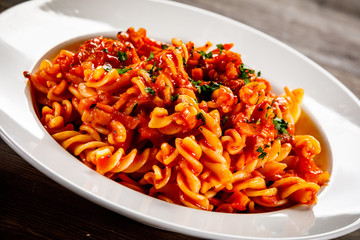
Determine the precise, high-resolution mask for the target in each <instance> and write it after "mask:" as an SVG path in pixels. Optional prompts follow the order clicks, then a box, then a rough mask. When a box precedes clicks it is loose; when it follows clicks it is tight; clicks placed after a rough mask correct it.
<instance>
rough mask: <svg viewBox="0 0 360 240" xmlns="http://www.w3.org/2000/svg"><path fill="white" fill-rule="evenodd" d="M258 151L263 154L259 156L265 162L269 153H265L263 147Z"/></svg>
mask: <svg viewBox="0 0 360 240" xmlns="http://www.w3.org/2000/svg"><path fill="white" fill-rule="evenodd" d="M256 151H257V152H259V153H261V154H260V155H259V156H258V158H259V159H262V160H263V159H264V158H265V157H266V155H267V152H265V151H264V149H263V148H262V147H259V148H258V149H257V150H256Z"/></svg>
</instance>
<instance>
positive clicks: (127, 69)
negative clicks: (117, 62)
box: [116, 68, 132, 74]
mask: <svg viewBox="0 0 360 240" xmlns="http://www.w3.org/2000/svg"><path fill="white" fill-rule="evenodd" d="M131 69H132V68H121V69H120V68H117V69H116V71H117V72H118V74H124V73H126V72H128V71H130V70H131Z"/></svg>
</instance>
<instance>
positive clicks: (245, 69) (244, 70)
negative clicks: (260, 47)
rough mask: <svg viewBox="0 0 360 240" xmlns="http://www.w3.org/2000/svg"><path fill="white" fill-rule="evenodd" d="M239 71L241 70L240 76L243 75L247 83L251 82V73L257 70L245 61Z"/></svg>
mask: <svg viewBox="0 0 360 240" xmlns="http://www.w3.org/2000/svg"><path fill="white" fill-rule="evenodd" d="M239 71H240V77H241V79H242V80H244V83H245V84H248V83H250V82H251V81H250V76H249V73H250V74H254V73H255V71H254V70H252V69H250V68H248V67H247V66H245V65H244V63H241V64H240V66H239Z"/></svg>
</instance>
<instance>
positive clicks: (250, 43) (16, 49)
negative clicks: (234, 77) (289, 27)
mask: <svg viewBox="0 0 360 240" xmlns="http://www.w3.org/2000/svg"><path fill="white" fill-rule="evenodd" d="M98 4H99V1H95V0H90V1H89V0H78V1H73V0H61V1H60V0H40V1H30V2H26V3H24V4H21V5H18V6H16V7H14V8H12V9H9V10H7V11H5V12H3V13H2V14H1V15H0V29H2V31H1V32H0V62H1V63H2V67H1V69H0V77H1V78H0V79H1V80H0V81H1V82H2V87H1V88H0V107H1V108H0V132H1V136H2V137H3V139H4V140H5V141H6V142H7V143H8V144H9V145H10V146H11V147H12V148H13V149H14V150H15V151H16V152H17V153H18V154H20V155H21V156H22V157H23V158H24V159H25V160H27V161H28V162H29V163H30V164H32V165H33V166H35V167H36V168H37V169H39V170H40V171H41V172H43V173H45V174H46V175H47V176H49V177H50V178H52V179H53V180H55V181H56V182H58V183H60V184H62V185H63V186H65V187H67V188H68V189H70V190H72V191H74V192H75V193H77V194H79V195H81V196H83V197H85V198H87V199H89V200H90V201H93V202H95V203H97V204H99V205H101V206H103V207H106V208H108V209H111V210H113V211H115V212H118V213H120V214H123V215H125V216H127V217H129V218H132V219H135V220H137V221H140V222H143V223H145V224H148V225H151V226H154V227H158V228H162V229H166V230H170V231H175V232H180V233H184V234H191V235H193V236H198V237H205V238H222V239H264V238H265V239H271V238H273V239H278V238H288V239H327V238H333V237H337V236H340V235H343V234H346V233H349V232H351V231H353V230H355V229H357V228H359V226H360V204H359V203H358V199H359V198H360V188H358V187H354V183H357V182H360V174H358V169H360V161H358V150H357V149H358V143H359V139H360V127H359V126H360V102H359V100H358V99H357V98H356V97H355V96H354V95H353V94H352V93H351V92H350V91H349V90H348V89H346V88H345V87H344V86H343V85H342V84H341V83H340V82H339V81H338V80H336V79H335V78H334V77H333V76H331V75H330V74H329V73H328V72H326V71H325V70H324V69H322V68H321V67H319V66H318V65H317V64H315V63H314V62H312V61H311V60H309V59H308V58H306V57H304V56H303V55H301V54H300V53H298V52H296V51H295V50H293V49H291V48H290V47H288V46H286V45H285V44H283V43H281V42H279V41H277V40H275V39H273V38H271V37H269V36H267V35H265V34H263V33H261V32H259V31H257V30H255V29H253V28H251V27H248V26H246V25H244V24H241V23H239V22H236V21H234V20H231V19H228V18H225V17H222V16H220V15H217V14H214V13H210V12H207V11H204V10H201V9H197V8H194V7H189V6H186V5H182V4H178V3H174V2H167V1H143V0H136V1H126V0H121V1H119V0H103V1H101V5H102V6H107V7H106V8H104V11H99V8H98V7H97V6H98ZM109 6H110V7H109ZM105 9H106V11H105ZM135 13H136V14H135ZM185 16H186V17H185ZM129 27H134V28H135V29H138V28H140V27H144V28H145V29H146V30H147V32H148V36H150V37H151V38H154V39H157V40H160V41H166V42H169V41H170V40H171V38H172V37H177V38H180V39H182V40H183V41H184V42H187V41H190V40H191V41H194V42H195V43H196V44H197V45H202V44H204V43H205V42H206V41H208V40H210V41H211V42H213V43H214V44H218V43H234V44H235V47H234V48H233V50H234V51H236V52H239V53H241V54H242V58H243V60H244V62H245V63H246V64H247V65H249V66H251V67H253V68H254V69H256V70H261V72H262V76H263V77H265V78H266V79H268V80H269V81H270V83H271V84H272V86H273V87H274V89H275V92H277V93H279V92H280V91H281V89H282V88H283V87H284V86H288V87H289V88H290V89H294V88H299V87H300V88H303V89H304V90H305V98H304V104H303V105H304V107H305V108H306V109H307V112H308V114H309V115H310V116H312V118H314V120H315V121H316V122H317V123H318V124H319V125H321V128H322V132H323V135H324V137H325V138H326V139H327V141H328V145H329V148H330V149H331V155H332V157H331V159H332V160H333V162H332V164H330V165H331V168H332V176H331V180H330V183H329V186H327V187H325V188H324V189H323V191H322V192H321V194H320V195H319V199H318V204H317V205H315V206H313V207H304V206H298V207H293V208H289V209H284V210H281V211H277V212H270V213H261V214H225V213H213V212H206V211H200V210H196V209H190V208H186V207H182V206H177V205H174V204H169V203H166V202H163V201H160V200H158V199H154V198H151V197H149V196H146V195H143V194H140V193H138V192H135V191H133V190H131V189H128V188H126V187H123V186H122V185H120V184H117V183H115V182H113V181H111V180H109V179H107V178H105V177H103V176H101V175H99V174H97V173H96V172H94V171H92V170H91V169H89V168H88V167H86V166H85V165H83V164H82V163H81V162H79V161H77V160H76V159H75V158H74V157H73V156H71V155H70V154H68V153H67V152H66V151H65V150H64V149H62V148H61V146H59V145H58V144H57V143H56V142H55V141H54V140H53V139H52V138H51V136H50V135H49V134H47V132H46V131H45V130H44V128H43V127H42V125H41V124H40V122H39V121H38V119H37V117H36V114H35V112H34V109H33V106H32V103H31V96H30V93H29V88H28V86H27V85H26V80H25V79H24V77H23V76H22V72H23V71H24V70H31V69H32V68H33V67H34V66H35V65H36V63H37V62H38V60H39V59H40V58H41V57H42V56H44V54H45V53H46V52H48V50H49V49H52V48H53V47H55V46H57V45H59V44H62V43H63V42H65V41H67V40H69V39H74V38H77V37H79V36H83V35H85V34H91V35H92V36H94V35H97V34H98V33H99V32H105V31H110V32H112V33H113V36H114V37H115V36H116V33H117V32H118V31H120V30H126V29H127V28H129ZM50 156H51V157H50ZM124 196H126V197H124Z"/></svg>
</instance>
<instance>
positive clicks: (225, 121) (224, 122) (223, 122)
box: [222, 116, 229, 125]
mask: <svg viewBox="0 0 360 240" xmlns="http://www.w3.org/2000/svg"><path fill="white" fill-rule="evenodd" d="M228 120H229V116H225V117H224V119H223V120H222V125H225V124H226V123H227V121H228Z"/></svg>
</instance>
